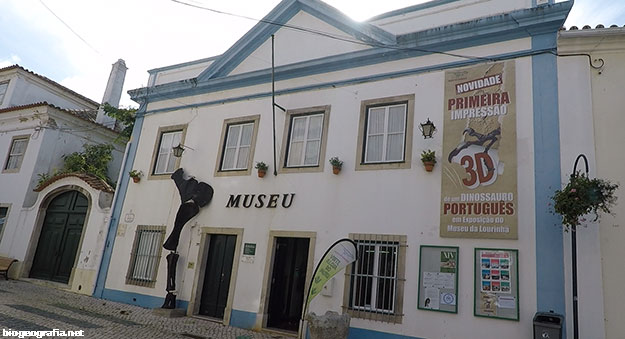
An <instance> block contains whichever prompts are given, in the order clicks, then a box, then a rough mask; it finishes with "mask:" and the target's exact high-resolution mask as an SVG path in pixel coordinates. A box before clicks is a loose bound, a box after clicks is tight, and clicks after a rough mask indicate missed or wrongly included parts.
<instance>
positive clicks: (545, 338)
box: [534, 312, 564, 339]
mask: <svg viewBox="0 0 625 339" xmlns="http://www.w3.org/2000/svg"><path fill="white" fill-rule="evenodd" d="M563 323H564V317H563V316H562V315H560V314H556V313H553V312H536V315H534V339H562V324H563Z"/></svg>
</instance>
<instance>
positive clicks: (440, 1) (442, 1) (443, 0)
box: [366, 0, 536, 22]
mask: <svg viewBox="0 0 625 339" xmlns="http://www.w3.org/2000/svg"><path fill="white" fill-rule="evenodd" d="M457 1H460V0H434V1H428V2H426V3H423V4H418V5H414V6H409V7H405V8H400V9H396V10H392V11H390V12H386V13H382V14H379V15H376V16H374V17H372V18H369V19H367V20H366V22H372V21H378V20H382V19H386V18H390V17H394V16H400V15H404V14H408V13H412V12H417V11H422V10H424V9H428V8H433V7H437V6H442V5H446V4H449V3H452V2H457ZM534 1H536V0H534Z"/></svg>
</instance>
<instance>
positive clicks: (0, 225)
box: [0, 206, 9, 240]
mask: <svg viewBox="0 0 625 339" xmlns="http://www.w3.org/2000/svg"><path fill="white" fill-rule="evenodd" d="M8 214H9V207H8V206H0V240H2V232H3V231H4V226H5V225H6V221H7V216H8Z"/></svg>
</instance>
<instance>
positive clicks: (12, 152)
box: [4, 136, 30, 172]
mask: <svg viewBox="0 0 625 339" xmlns="http://www.w3.org/2000/svg"><path fill="white" fill-rule="evenodd" d="M29 137H30V136H18V137H13V141H12V142H11V148H10V149H9V155H8V156H7V160H6V163H5V165H4V171H5V172H17V171H19V169H20V166H21V165H22V160H23V159H24V154H25V153H26V146H28V139H29Z"/></svg>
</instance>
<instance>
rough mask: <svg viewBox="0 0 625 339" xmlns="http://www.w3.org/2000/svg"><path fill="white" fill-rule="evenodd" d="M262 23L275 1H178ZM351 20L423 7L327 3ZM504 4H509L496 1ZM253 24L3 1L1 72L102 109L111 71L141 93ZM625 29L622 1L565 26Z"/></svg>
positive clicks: (164, 7)
mask: <svg viewBox="0 0 625 339" xmlns="http://www.w3.org/2000/svg"><path fill="white" fill-rule="evenodd" d="M180 1H183V2H187V3H190V4H195V5H199V6H203V7H208V8H212V9H215V10H218V11H223V12H229V13H235V14H238V15H242V16H247V17H250V18H255V19H261V18H262V17H264V16H265V15H266V14H267V13H268V12H269V11H271V9H272V8H273V7H275V6H276V5H277V4H278V3H279V2H280V0H228V1H223V0H180ZM324 1H325V2H326V3H328V4H329V5H332V6H334V7H335V8H337V9H339V10H340V11H342V12H343V13H345V14H346V15H348V16H349V17H351V18H352V19H354V20H357V21H362V20H366V19H367V18H370V17H372V16H375V15H377V14H380V13H384V12H388V11H391V10H394V9H399V8H403V7H407V6H412V5H415V4H419V3H423V2H426V1H425V0H385V1H366V6H365V5H363V3H365V2H363V0H324ZM499 1H508V0H499ZM255 23H256V22H255V21H253V20H249V19H243V18H238V17H233V16H228V15H224V14H218V13H214V12H210V11H206V10H201V9H197V8H194V7H190V6H185V5H183V4H180V3H177V2H175V1H172V0H0V32H2V34H0V68H1V67H6V66H9V65H12V64H19V65H20V66H23V67H25V68H27V69H29V70H31V71H33V72H35V73H38V74H41V75H43V76H46V77H48V78H50V79H52V80H54V81H56V82H59V83H60V84H62V85H64V86H66V87H68V88H70V89H72V90H74V91H76V92H78V93H81V94H83V95H85V96H87V97H88V98H91V99H93V100H95V101H97V102H100V101H101V99H102V95H103V94H104V88H105V87H106V82H107V80H108V76H109V74H110V71H111V65H112V64H113V63H115V62H116V61H117V60H118V59H120V58H121V59H124V60H125V62H126V66H127V67H128V72H127V73H126V81H125V84H124V94H123V96H122V100H121V106H122V107H130V106H131V107H137V104H136V103H134V102H133V101H131V100H130V97H129V96H128V94H126V92H127V91H128V90H130V89H135V88H140V87H144V86H145V85H146V83H147V80H148V73H147V71H148V70H150V69H153V68H158V67H163V66H168V65H172V64H177V63H181V62H187V61H191V60H197V59H202V58H207V57H211V56H215V55H219V54H221V53H223V52H224V51H225V50H226V49H227V48H228V47H230V46H231V45H232V44H233V43H235V42H236V41H237V40H238V39H239V38H240V37H241V36H243V34H245V33H246V32H247V31H248V30H249V29H250V28H251V27H252V26H253V25H254V24H255ZM597 24H603V25H605V26H606V27H608V26H609V25H612V24H617V25H619V26H621V27H623V26H624V25H625V0H576V1H575V5H574V6H573V10H572V11H571V13H570V14H569V18H568V19H567V22H566V23H565V26H566V27H567V28H568V27H570V26H572V25H576V26H579V27H580V28H581V27H582V26H584V25H590V26H592V27H595V26H596V25H597Z"/></svg>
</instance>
